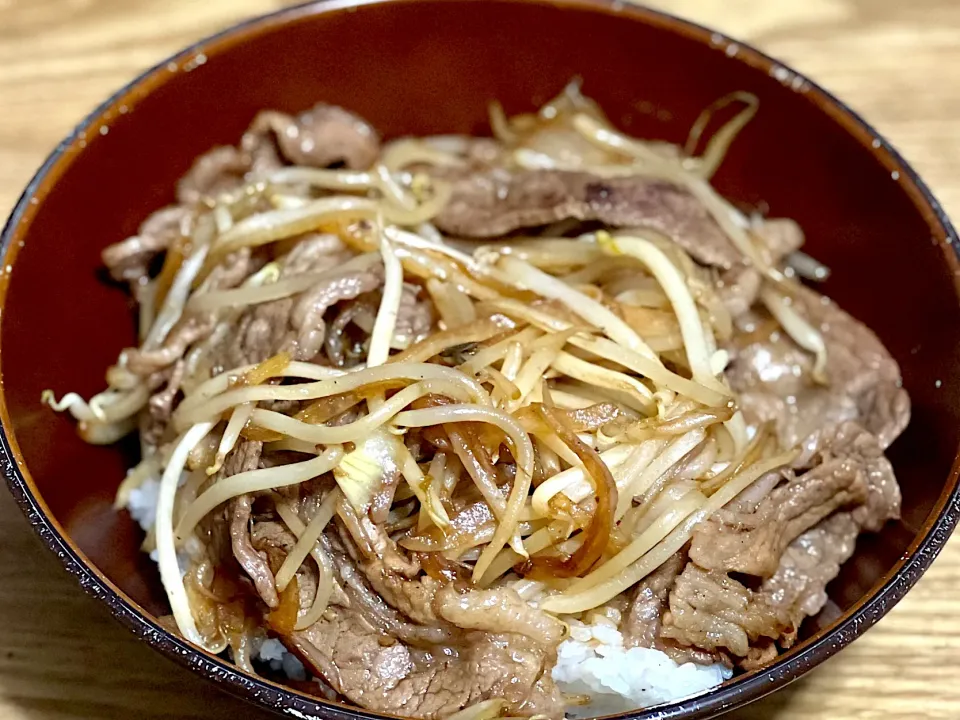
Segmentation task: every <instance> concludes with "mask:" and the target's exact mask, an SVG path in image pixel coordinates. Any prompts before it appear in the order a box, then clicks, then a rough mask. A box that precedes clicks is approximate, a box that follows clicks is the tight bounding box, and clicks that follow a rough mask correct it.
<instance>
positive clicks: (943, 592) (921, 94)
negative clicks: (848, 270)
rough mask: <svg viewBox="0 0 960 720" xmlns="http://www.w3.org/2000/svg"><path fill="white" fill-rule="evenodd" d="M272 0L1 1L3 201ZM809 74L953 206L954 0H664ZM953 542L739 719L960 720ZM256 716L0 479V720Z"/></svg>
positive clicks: (957, 137)
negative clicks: (184, 663) (99, 114)
mask: <svg viewBox="0 0 960 720" xmlns="http://www.w3.org/2000/svg"><path fill="white" fill-rule="evenodd" d="M283 4H284V3H282V2H279V1H278V0H202V1H198V0H0V215H2V216H5V215H6V214H7V212H8V210H9V208H11V207H12V205H13V203H14V201H15V199H16V197H17V196H18V194H19V193H20V190H21V188H22V187H23V186H24V185H25V184H26V182H27V180H28V179H29V178H30V176H31V174H32V173H33V172H34V170H35V168H36V167H37V166H38V165H39V164H40V162H41V161H42V160H43V158H44V157H45V156H46V154H47V153H48V152H49V151H50V150H51V149H52V148H53V146H54V145H55V144H56V142H57V141H58V140H59V139H60V138H61V137H62V136H63V135H65V134H66V133H67V132H68V131H69V130H70V128H71V127H72V126H73V125H74V124H75V123H76V122H77V121H78V120H79V119H80V118H81V117H82V116H84V115H85V114H86V113H87V112H88V111H89V110H90V109H92V108H93V107H94V106H95V105H96V104H97V103H98V102H100V101H101V100H102V99H103V98H104V97H106V96H107V95H108V94H109V93H110V92H111V91H113V90H114V89H116V88H117V87H119V86H121V85H122V84H123V83H124V82H126V81H127V80H129V79H130V78H131V77H133V76H134V75H135V74H136V73H137V72H139V71H140V70H141V69H142V68H144V67H146V66H148V65H152V64H153V63H155V62H157V61H158V60H160V59H162V58H163V57H164V56H166V55H168V54H170V53H172V52H174V51H176V50H177V49H179V48H180V47H181V46H183V45H186V44H187V43H189V42H192V41H193V40H196V39H198V38H200V37H202V36H204V35H206V34H208V33H210V32H213V31H215V30H217V29H220V28H222V27H224V26H226V25H229V24H230V23H232V22H234V21H235V20H238V19H240V18H242V17H245V16H249V15H253V14H257V13H262V12H266V11H269V10H271V9H274V8H276V7H279V6H280V5H283ZM654 4H655V5H658V6H661V7H663V8H664V9H667V10H669V11H671V12H674V13H676V14H679V15H683V16H686V17H689V18H691V19H694V20H696V21H698V22H701V23H703V24H706V25H711V26H713V27H716V28H718V29H720V30H721V31H723V32H725V33H728V34H730V35H733V36H735V37H740V38H742V39H744V40H747V41H750V42H752V43H753V44H755V45H757V46H759V47H760V48H761V49H763V50H765V51H767V52H768V53H770V54H772V55H774V56H776V57H778V58H779V59H782V60H783V61H785V62H787V63H789V64H791V65H793V66H794V67H795V68H797V69H798V70H800V71H801V72H804V73H806V74H808V75H810V76H812V77H813V78H814V79H815V80H817V81H819V82H820V83H822V84H823V85H825V86H826V87H827V88H828V89H830V90H832V91H833V92H835V93H836V94H838V95H839V96H840V97H841V98H843V99H845V100H846V101H847V102H849V103H850V104H851V105H852V106H853V107H854V108H855V109H857V110H859V111H860V112H862V113H863V114H864V115H865V116H866V117H867V118H869V119H870V120H871V121H872V122H873V124H874V125H875V126H876V127H877V129H878V130H879V131H880V132H881V133H883V134H884V135H886V136H887V137H888V138H889V139H890V140H891V141H892V142H893V143H894V144H895V145H896V146H898V147H899V148H900V150H901V151H902V152H903V154H904V155H905V156H906V157H907V159H908V160H909V161H910V162H912V163H913V164H914V165H915V167H916V168H917V169H918V170H919V171H920V174H921V175H922V176H924V177H925V178H926V179H927V181H928V182H929V184H930V185H931V186H932V188H933V190H934V192H936V193H937V195H938V196H939V198H940V200H941V201H942V202H943V204H944V205H945V207H946V209H947V211H948V212H950V213H951V214H952V215H953V216H954V217H957V216H960V121H958V120H957V116H958V114H960V1H958V0H911V1H910V2H902V1H901V0H803V2H801V1H800V0H673V1H672V2H670V1H667V0H661V1H658V2H655V3H654ZM958 583H960V539H957V540H955V541H953V542H952V543H951V544H950V545H948V547H947V549H946V550H945V551H944V553H943V555H942V556H941V557H940V559H939V560H937V562H936V563H935V564H934V566H933V568H932V569H931V570H930V572H928V573H927V575H926V576H925V577H924V578H923V579H922V580H921V581H920V583H919V585H918V586H917V587H916V588H915V589H914V590H913V591H911V593H910V594H909V595H908V597H907V598H906V599H905V600H904V601H903V602H902V603H900V605H898V606H897V607H896V608H895V609H894V610H893V611H892V612H891V613H890V615H888V616H887V617H886V618H885V619H884V620H882V621H881V622H880V624H879V625H878V626H877V627H876V628H874V629H873V630H871V631H870V632H869V633H867V635H866V636H864V637H863V638H861V639H860V640H858V641H857V642H856V643H854V644H853V645H852V646H851V647H850V648H848V649H846V650H845V651H843V652H842V653H841V654H840V655H839V656H837V657H836V658H834V659H832V660H830V661H828V662H827V663H826V664H824V665H823V666H821V667H820V668H819V669H817V670H815V671H814V672H813V673H811V674H810V675H809V676H808V677H807V678H805V679H804V680H802V681H800V682H798V683H795V684H794V685H793V686H791V687H790V688H788V689H787V690H785V691H783V692H780V693H778V694H776V695H774V696H773V697H771V698H768V699H767V700H765V701H762V702H760V703H757V704H755V705H753V706H752V707H750V708H749V709H747V710H744V711H742V712H740V713H737V714H735V715H734V716H730V717H734V718H735V719H736V720H761V719H762V720H813V719H815V718H816V719H820V718H830V719H831V720H875V719H880V718H884V719H889V718H894V719H899V718H937V719H941V718H942V719H943V720H956V719H958V718H960V683H958V682H956V681H955V680H951V679H950V678H951V676H953V675H954V674H955V673H956V672H957V670H960V621H958V620H957V618H958V617H960V597H958V593H957V586H958ZM194 717H196V718H208V719H211V720H213V719H216V718H225V719H226V718H237V717H247V718H260V717H263V718H264V720H266V717H268V716H266V715H262V714H261V713H259V711H257V710H255V709H253V708H252V707H250V706H247V705H245V704H243V703H241V702H239V701H237V700H234V699H232V698H229V697H227V696H225V695H221V694H220V693H219V692H218V691H217V690H215V689H213V687H212V686H210V685H208V684H207V683H205V682H203V681H201V680H200V679H198V678H196V677H194V676H192V675H191V674H190V673H188V672H187V671H185V670H182V669H180V668H178V667H175V666H174V665H172V664H171V663H169V662H167V661H166V660H164V659H163V658H161V657H160V656H159V655H157V654H156V653H154V652H153V651H151V650H150V649H149V648H147V647H146V646H144V645H141V644H140V643H139V642H138V641H135V640H134V638H133V637H132V636H131V635H129V634H128V633H127V632H126V631H125V630H123V629H122V628H121V627H120V626H119V625H117V624H116V623H115V622H114V621H113V620H112V619H111V618H110V617H109V615H108V613H107V612H106V610H105V609H104V608H102V607H100V606H98V605H97V603H95V602H94V601H93V600H91V599H89V598H87V597H86V596H84V595H83V594H82V593H81V591H80V590H79V588H78V587H77V586H76V585H75V584H74V583H73V581H72V580H71V579H70V578H69V577H68V576H67V575H66V573H64V572H63V571H62V570H61V568H60V567H59V565H58V564H57V562H56V561H55V559H54V558H53V557H52V556H51V555H49V553H47V552H46V551H45V550H44V549H43V548H42V547H41V545H40V543H39V541H38V540H37V539H36V537H34V535H33V533H32V532H31V530H30V529H29V527H28V526H27V524H26V522H25V521H24V519H23V518H22V516H21V515H20V514H19V512H18V511H17V509H16V507H15V506H14V504H13V501H12V500H11V499H10V498H9V496H8V495H7V494H6V493H3V492H0V720H54V719H58V720H59V719H71V720H73V719H77V718H84V719H92V718H98V719H103V718H124V719H125V720H126V719H129V718H145V719H159V718H194Z"/></svg>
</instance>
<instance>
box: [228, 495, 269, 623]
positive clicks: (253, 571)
mask: <svg viewBox="0 0 960 720" xmlns="http://www.w3.org/2000/svg"><path fill="white" fill-rule="evenodd" d="M252 507H253V497H252V496H251V495H249V494H248V495H241V496H240V497H238V498H235V499H234V500H233V502H232V503H231V504H230V515H231V519H230V543H231V546H232V547H233V555H234V557H235V558H236V559H237V562H238V563H240V567H242V568H243V570H244V572H246V573H247V575H248V576H249V577H250V579H251V580H253V586H254V588H256V590H257V594H258V595H259V596H260V598H261V599H262V600H263V601H264V602H265V603H266V604H267V607H270V608H277V607H279V606H280V598H279V596H278V595H277V586H276V582H275V579H274V576H273V573H272V572H270V565H269V563H268V562H267V555H266V553H263V554H261V553H259V552H257V550H256V548H254V546H253V542H252V541H251V539H250V518H251V510H252Z"/></svg>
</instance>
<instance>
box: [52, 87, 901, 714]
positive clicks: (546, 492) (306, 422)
mask: <svg viewBox="0 0 960 720" xmlns="http://www.w3.org/2000/svg"><path fill="white" fill-rule="evenodd" d="M756 112H757V101H756V98H754V97H753V96H751V95H749V94H746V93H737V94H734V95H731V96H729V97H727V98H724V99H722V100H720V101H718V102H717V103H715V104H714V105H712V106H711V107H710V108H708V109H707V110H706V111H705V113H704V114H703V115H702V116H701V118H700V119H698V120H697V122H696V123H695V124H694V127H693V130H692V131H691V134H690V140H689V142H688V143H687V145H686V146H685V147H684V148H680V147H678V146H675V145H671V144H667V143H664V142H660V141H652V140H640V139H636V138H632V137H628V136H627V135H625V134H623V133H621V132H620V131H619V130H617V129H616V128H615V127H614V126H613V125H612V124H610V123H609V121H608V120H607V119H606V118H605V116H604V115H603V112H602V111H601V109H600V108H599V107H598V106H597V104H596V103H594V102H593V101H591V100H589V99H588V98H586V97H584V96H583V95H582V94H581V93H580V89H579V85H578V84H577V83H573V84H571V85H570V86H568V87H567V88H566V89H565V90H564V91H563V93H561V95H560V96H559V97H557V98H556V99H554V100H553V101H551V102H550V103H548V104H547V105H546V106H544V107H543V108H541V109H540V110H539V111H538V112H536V113H534V114H529V115H520V116H515V117H508V116H507V115H506V114H505V113H504V112H503V110H502V109H500V108H499V106H496V105H494V107H493V111H492V113H491V128H492V130H493V132H494V137H493V138H478V137H466V136H437V137H426V138H400V139H395V140H390V141H388V142H382V141H381V140H380V138H379V137H378V135H377V133H376V132H375V131H374V130H373V129H372V127H371V126H370V125H368V124H367V123H366V122H364V121H362V120H360V119H359V118H356V117H354V116H353V115H352V114H350V113H349V112H347V111H346V110H343V109H340V108H336V107H332V106H328V105H323V104H320V105H317V106H316V107H314V108H313V109H311V110H309V111H307V112H304V113H301V114H300V115H297V116H290V115H286V114H284V113H279V112H264V113H261V114H260V115H259V116H258V117H257V118H256V119H255V120H254V122H253V124H252V125H251V127H250V129H249V130H248V131H247V133H246V134H245V135H244V136H243V138H242V139H241V141H240V143H239V145H238V146H237V147H221V148H216V149H214V150H212V151H211V152H210V153H208V154H206V155H204V156H202V157H201V158H199V159H198V160H197V162H196V164H195V165H194V167H193V168H192V169H191V171H190V172H189V173H187V175H186V176H185V177H184V178H183V179H182V180H181V182H180V183H179V184H178V187H177V203H176V204H175V205H173V206H171V207H168V208H163V209H161V210H159V211H158V212H156V213H155V214H154V215H152V216H151V217H150V218H148V219H147V220H146V221H145V222H144V224H143V225H142V226H141V228H140V231H139V233H138V235H136V236H135V237H132V238H129V239H127V240H125V241H123V242H121V243H118V244H117V245H113V246H111V247H109V248H107V249H106V250H105V251H104V253H103V257H104V262H105V264H106V265H107V266H108V268H109V269H110V271H111V273H112V275H113V277H114V278H115V279H117V280H118V281H122V282H126V283H128V284H129V286H130V290H131V292H132V294H133V295H134V297H135V298H136V300H137V302H138V305H139V321H140V336H139V337H140V341H139V345H138V346H137V347H133V348H127V349H126V350H123V351H122V352H121V353H120V355H119V359H118V362H117V363H116V365H114V366H112V367H111V368H109V369H108V370H107V373H106V380H107V385H108V387H107V389H106V390H105V391H103V392H102V393H100V394H98V395H96V396H95V397H93V398H91V399H90V400H89V401H86V400H84V399H83V398H81V397H79V396H78V395H76V394H74V393H69V392H67V393H66V394H65V395H64V396H63V397H62V398H61V400H59V401H57V400H56V398H55V397H54V395H53V393H52V392H51V391H47V392H45V393H44V397H43V400H44V402H46V403H48V404H49V405H50V406H51V407H53V408H54V409H55V410H57V411H69V412H70V414H71V415H72V416H73V417H74V418H75V419H76V421H77V422H78V428H79V432H80V434H81V436H82V437H83V438H84V439H86V440H88V441H89V442H93V443H110V442H114V441H116V440H118V439H120V438H122V437H124V436H126V435H128V434H130V433H133V432H137V433H138V434H139V438H140V445H141V451H142V458H141V461H140V463H139V464H138V465H137V466H136V467H134V468H132V469H131V471H130V472H129V474H128V476H127V478H126V479H125V480H124V481H123V482H122V483H121V485H120V487H119V488H118V492H117V503H116V504H117V507H118V509H124V508H125V509H126V511H128V512H129V513H130V515H131V517H132V518H133V519H134V520H135V521H136V522H138V523H139V524H140V525H141V527H142V528H143V529H144V531H145V539H144V542H143V550H144V551H145V552H148V553H150V555H151V557H153V558H154V559H155V560H156V561H157V564H158V569H159V573H160V576H161V579H162V581H163V585H164V588H165V589H166V592H167V595H168V598H169V601H170V609H171V613H172V616H173V620H174V622H175V624H176V627H177V628H178V631H179V633H180V634H181V635H182V636H183V637H184V638H185V639H186V640H188V641H189V642H191V643H193V644H195V645H198V646H200V647H202V648H205V649H207V650H209V651H211V652H215V653H225V656H226V657H227V658H229V659H231V660H232V661H233V662H235V663H236V664H237V665H238V666H239V667H240V668H241V669H243V670H245V671H247V672H251V673H263V674H266V675H269V676H273V677H285V678H286V681H287V682H290V683H292V684H294V685H295V686H296V687H297V688H298V689H300V690H307V691H308V692H311V693H314V694H316V695H317V696H318V697H321V698H327V699H339V700H342V701H346V702H349V703H353V704H355V705H358V706H360V707H362V708H365V709H367V710H371V711H375V712H383V713H389V714H394V715H401V716H408V717H414V718H427V719H433V718H453V719H454V720H485V719H487V718H497V717H534V716H536V717H549V718H560V717H563V716H564V715H567V716H569V717H577V718H580V717H592V716H596V715H599V714H604V713H612V712H620V711H627V710H631V709H635V708H638V707H647V706H653V705H657V704H660V703H665V702H670V701H673V700H677V699H680V698H685V697H689V696H692V695H696V694H699V693H702V692H706V691H708V690H710V689H711V688H713V687H715V686H716V685H718V684H720V683H722V682H724V681H725V680H728V679H730V678H731V677H733V676H734V675H735V674H736V673H737V672H740V671H742V670H751V669H754V668H757V667H762V666H763V665H765V664H768V663H770V662H772V661H773V660H774V659H775V658H776V657H777V655H778V653H780V652H781V651H784V650H786V649H788V648H790V647H791V646H793V645H794V644H795V643H796V642H797V640H798V637H799V634H800V631H801V630H800V626H801V623H802V622H803V620H804V619H805V618H806V617H808V616H811V615H815V614H816V613H818V612H819V611H820V609H821V608H822V607H823V605H824V603H825V602H826V592H825V588H826V586H827V583H829V582H830V580H831V579H833V577H835V576H836V574H837V572H838V571H839V567H840V565H841V564H842V563H843V562H845V561H846V560H847V559H848V558H849V557H850V555H851V554H852V552H853V546H854V543H855V541H856V538H857V536H858V535H859V534H860V533H861V532H865V531H869V532H876V531H879V530H881V528H882V527H883V525H884V523H885V522H886V521H887V520H889V519H892V518H896V517H897V516H898V514H899V507H900V494H899V488H898V486H897V483H896V479H895V477H894V475H893V471H892V468H891V466H890V463H889V462H888V461H887V459H886V457H885V456H884V451H885V449H886V448H887V446H889V444H890V443H891V442H893V440H894V439H895V438H896V437H897V436H898V435H899V434H900V433H901V432H902V431H903V429H904V427H905V426H906V424H907V422H908V419H909V411H910V405H909V399H908V397H907V395H906V392H905V391H904V390H903V389H902V387H901V380H900V374H899V369H898V367H897V365H896V363H895V362H894V360H893V359H892V358H891V357H890V356H889V354H888V353H887V352H886V350H885V349H884V348H883V346H882V345H881V344H880V342H879V341H878V340H877V338H876V337H875V336H874V335H873V334H872V333H871V332H870V331H869V330H868V329H867V328H865V327H864V326H863V325H861V324H860V323H858V322H857V321H856V320H854V319H853V318H851V317H850V316H848V315H846V314H845V313H844V312H843V311H841V310H840V309H839V308H837V307H836V305H834V304H833V303H831V302H830V301H828V300H827V299H826V298H824V297H822V296H820V295H819V294H817V293H816V292H815V291H813V290H811V289H809V288H807V287H805V286H804V285H802V284H801V283H800V282H799V280H798V277H802V278H805V279H809V280H813V281H816V280H820V279H823V278H825V277H826V275H827V273H828V271H827V269H826V268H825V267H824V266H822V265H820V264H819V263H817V262H816V261H815V260H813V259H812V258H811V257H809V256H808V255H805V254H804V253H802V252H801V251H800V247H801V245H802V244H803V233H802V231H801V229H800V228H799V227H798V226H797V225H796V223H794V222H792V221H790V220H787V219H782V218H763V217H760V216H752V217H751V216H747V215H745V214H743V213H742V212H740V211H739V210H737V209H736V208H735V207H734V206H733V205H731V204H730V203H729V202H728V201H727V200H725V199H724V198H723V197H721V196H720V195H719V194H718V193H717V192H716V190H714V188H713V187H712V186H711V184H710V177H711V176H712V174H713V173H714V171H715V170H716V169H717V167H718V166H719V164H720V163H721V161H722V159H723V157H724V155H725V153H726V151H727V148H728V147H729V146H730V145H731V143H733V142H734V141H735V137H736V135H737V133H738V132H740V131H741V130H742V129H743V128H744V126H746V125H747V123H748V122H749V121H750V119H751V118H752V117H753V116H754V114H755V113H756ZM721 121H722V122H721ZM711 129H715V132H713V134H712V135H708V131H709V130H711ZM698 148H703V149H702V151H701V152H699V154H698V152H697V151H698ZM61 390H62V389H61Z"/></svg>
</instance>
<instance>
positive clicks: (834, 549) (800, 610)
mask: <svg viewBox="0 0 960 720" xmlns="http://www.w3.org/2000/svg"><path fill="white" fill-rule="evenodd" d="M859 534H860V525H859V524H858V523H857V522H856V521H855V520H854V519H853V516H852V515H851V513H837V514H836V515H833V516H832V517H829V518H827V519H826V520H824V521H823V522H822V523H820V524H819V525H817V526H816V527H814V528H811V529H810V530H807V531H806V532H805V533H803V534H802V535H800V536H799V537H798V538H797V539H796V540H794V541H793V542H792V543H790V545H789V546H788V547H787V549H786V550H785V551H784V553H783V557H782V558H781V559H780V567H779V568H777V572H776V573H775V574H774V576H773V577H771V578H768V579H767V580H765V581H764V583H763V585H762V587H761V592H762V594H763V596H764V597H765V598H766V601H767V602H768V603H770V604H771V605H774V606H776V607H781V608H786V609H788V611H789V612H790V613H791V614H792V616H793V617H794V618H795V622H794V626H795V627H799V625H800V622H801V621H802V620H803V618H805V617H810V616H813V615H816V614H817V613H818V612H820V611H821V610H822V609H823V606H824V605H826V603H827V592H826V588H827V584H828V583H829V582H830V581H831V580H833V579H834V578H835V577H836V576H837V574H838V573H839V572H840V566H841V565H842V564H843V563H845V562H846V561H847V560H848V559H849V558H850V556H851V555H853V550H854V547H855V546H856V542H857V536H858V535H859ZM795 639H796V638H795V636H793V637H791V636H787V637H784V638H781V641H780V642H781V644H782V645H783V646H784V647H790V646H791V645H792V644H793V642H794V641H795Z"/></svg>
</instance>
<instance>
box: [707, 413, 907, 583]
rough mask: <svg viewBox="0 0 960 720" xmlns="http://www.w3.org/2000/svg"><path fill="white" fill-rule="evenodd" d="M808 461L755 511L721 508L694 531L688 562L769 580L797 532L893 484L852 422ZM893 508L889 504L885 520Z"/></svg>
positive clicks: (876, 451)
mask: <svg viewBox="0 0 960 720" xmlns="http://www.w3.org/2000/svg"><path fill="white" fill-rule="evenodd" d="M812 461H813V463H814V466H813V467H812V469H810V470H808V471H807V472H805V473H803V474H801V475H799V476H797V477H793V478H790V479H788V480H787V481H786V482H785V483H783V484H782V485H780V486H779V487H777V488H776V489H774V490H773V491H772V492H771V493H770V494H769V495H767V496H766V497H765V498H763V500H761V501H760V503H759V505H758V506H757V507H756V509H755V510H753V511H751V512H738V511H737V509H724V510H721V511H719V512H717V513H716V514H715V515H714V516H713V517H712V518H711V519H710V520H709V521H707V522H706V523H703V524H702V525H701V526H700V527H698V528H697V530H696V532H694V534H693V540H692V543H691V546H690V559H691V560H692V561H693V562H695V563H696V564H697V565H699V566H700V567H702V568H704V569H707V570H718V571H720V572H739V573H744V574H746V575H753V576H756V577H762V578H769V577H771V576H773V575H774V573H776V572H777V568H778V566H779V564H780V557H781V555H782V554H783V551H784V550H785V549H786V547H787V546H788V545H789V544H790V543H791V542H793V540H794V539H795V538H796V537H797V536H799V535H800V534H801V533H804V532H806V531H807V530H808V529H810V528H811V527H813V526H814V525H816V524H817V523H819V522H820V521H821V520H823V519H824V518H826V517H828V516H829V515H831V514H833V513H834V512H836V511H837V510H843V509H853V508H858V507H860V506H861V505H864V504H865V503H866V502H867V500H868V498H869V497H870V492H871V489H870V488H871V484H872V483H877V485H878V489H877V490H876V492H878V493H884V492H885V491H884V489H883V488H886V487H887V486H888V485H889V483H890V482H892V483H893V484H894V485H896V482H895V480H893V473H892V471H891V470H890V464H889V462H888V461H887V459H886V458H885V457H884V456H883V451H882V450H881V448H880V445H879V443H878V442H877V440H876V438H874V437H873V436H872V435H870V434H869V433H867V432H865V431H864V430H863V429H861V428H860V427H859V426H857V425H855V424H854V423H845V424H843V425H841V426H839V427H838V428H837V429H836V432H835V433H834V434H833V435H832V437H830V438H829V442H824V443H823V444H822V447H821V448H820V451H819V452H818V453H817V457H815V458H812ZM887 476H889V482H888V480H887ZM878 504H879V502H878ZM898 506H899V502H894V503H889V504H888V508H887V517H890V516H891V513H892V514H893V515H894V516H895V515H896V514H897V509H898ZM884 519H886V518H884Z"/></svg>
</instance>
